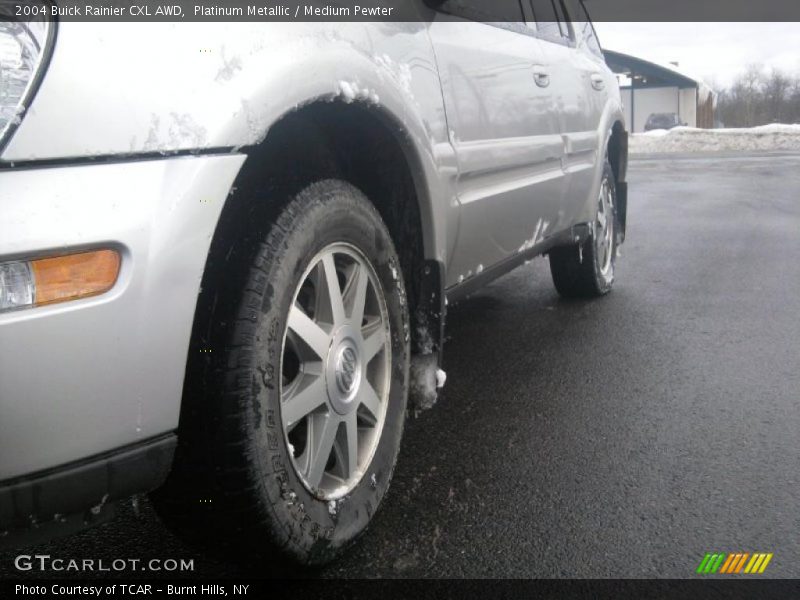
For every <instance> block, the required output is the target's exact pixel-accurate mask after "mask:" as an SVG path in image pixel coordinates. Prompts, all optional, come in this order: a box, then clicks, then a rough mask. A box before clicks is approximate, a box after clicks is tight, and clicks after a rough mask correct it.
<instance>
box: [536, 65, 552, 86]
mask: <svg viewBox="0 0 800 600" xmlns="http://www.w3.org/2000/svg"><path fill="white" fill-rule="evenodd" d="M533 80H534V81H535V82H536V85H538V86H539V87H540V88H546V87H547V86H548V85H550V75H549V74H548V73H547V71H544V70H542V69H534V70H533Z"/></svg>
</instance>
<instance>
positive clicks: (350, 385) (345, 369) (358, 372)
mask: <svg viewBox="0 0 800 600" xmlns="http://www.w3.org/2000/svg"><path fill="white" fill-rule="evenodd" d="M362 344H363V341H362V339H361V335H360V334H359V332H358V331H356V330H355V329H354V328H352V327H350V326H344V327H342V328H340V329H339V331H337V332H336V334H335V335H334V336H333V340H332V343H331V348H330V353H329V354H328V358H327V360H326V361H325V379H326V386H327V389H328V399H329V400H330V404H331V407H332V408H333V410H335V411H336V412H337V413H339V414H340V415H348V414H350V413H351V412H353V411H354V410H356V409H357V408H358V402H354V400H355V398H356V396H357V395H358V390H359V388H360V387H361V379H362V377H363V376H364V373H363V371H364V365H363V364H362V361H361V356H362V355H363V351H362V348H361V345H362Z"/></svg>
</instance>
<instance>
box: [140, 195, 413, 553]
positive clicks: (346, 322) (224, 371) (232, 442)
mask: <svg viewBox="0 0 800 600" xmlns="http://www.w3.org/2000/svg"><path fill="white" fill-rule="evenodd" d="M254 229H255V233H254V234H251V235H249V236H247V235H245V236H243V237H242V239H241V240H240V241H239V242H238V243H237V250H236V251H235V252H233V255H234V256H236V255H239V256H243V257H249V262H248V260H247V259H245V261H244V262H247V263H248V264H247V265H246V266H247V268H246V269H243V273H242V275H241V276H240V277H235V276H233V275H231V277H229V278H223V283H222V284H221V285H220V289H219V290H218V291H217V301H216V302H215V305H216V308H215V309H214V310H213V311H212V314H211V319H210V323H211V333H210V335H209V339H211V340H218V343H219V347H217V344H216V343H215V344H214V347H213V348H211V353H210V354H211V356H212V357H213V358H212V360H211V361H210V363H209V365H208V367H206V369H205V371H204V373H203V376H202V378H201V380H200V382H197V381H195V382H194V384H193V383H192V382H190V381H188V377H187V389H188V390H191V391H190V392H185V394H184V403H190V404H189V406H194V408H192V409H191V410H188V409H187V406H184V409H183V412H182V417H181V429H180V432H179V440H180V442H179V448H178V452H177V455H176V462H175V465H174V468H173V473H172V474H171V476H170V479H169V480H168V482H167V484H166V485H165V486H164V488H162V489H161V490H160V491H158V492H157V493H156V494H155V498H154V499H155V504H156V507H157V510H158V511H159V513H160V514H161V515H162V516H163V517H164V518H165V520H166V521H167V522H168V524H169V525H171V526H172V527H173V528H174V529H175V530H176V531H178V532H179V533H183V534H184V535H185V536H187V537H190V538H193V539H194V541H204V542H209V543H212V544H217V543H218V541H219V540H227V541H229V542H233V545H234V546H236V547H237V549H242V548H246V547H247V546H248V545H250V546H252V547H254V548H257V549H259V550H261V551H263V549H264V548H267V549H268V550H269V552H268V553H270V554H274V553H275V551H277V553H278V554H279V555H281V554H282V555H283V556H284V557H288V558H290V559H292V560H293V561H297V562H299V563H301V564H305V565H320V564H324V563H326V562H329V561H330V560H332V559H334V558H336V557H337V556H338V555H339V554H340V553H341V552H342V551H343V550H344V549H345V548H346V547H347V546H348V545H349V544H350V543H351V542H353V540H355V539H356V537H357V536H358V535H359V534H361V533H362V532H363V531H364V530H365V528H366V527H367V525H368V523H369V522H370V520H371V518H372V517H373V515H374V514H375V511H376V510H377V508H378V506H379V505H380V503H381V500H382V499H383V497H384V495H385V494H386V492H387V490H388V488H389V482H390V480H391V476H392V472H393V470H394V466H395V463H396V460H397V455H398V450H399V445H400V439H401V436H402V431H403V424H404V420H405V412H406V400H407V396H408V370H409V347H408V334H407V332H408V314H407V302H406V296H405V290H404V284H403V281H402V277H401V275H400V268H399V261H398V259H397V255H396V252H395V249H394V246H393V244H392V240H391V238H390V236H389V233H388V231H387V229H386V226H385V224H384V223H383V221H382V220H381V217H380V215H379V214H378V212H377V211H376V210H375V208H374V207H373V205H372V204H371V203H370V202H369V200H368V199H367V198H366V197H365V196H364V195H363V194H362V193H361V192H360V191H358V190H357V189H356V188H354V187H353V186H351V185H349V184H347V183H345V182H342V181H338V180H325V181H320V182H317V183H314V184H312V185H310V186H308V187H306V188H305V189H303V190H302V191H300V192H299V193H298V194H296V196H295V197H294V198H293V199H292V200H291V201H290V202H289V204H288V205H287V206H286V208H285V209H284V210H283V211H282V212H281V213H280V214H279V216H278V217H277V219H276V220H275V221H274V225H272V226H271V227H267V228H265V229H266V231H264V232H263V233H258V232H257V229H258V228H257V227H256V228H254ZM229 262H233V261H229ZM236 262H240V261H239V260H237V261H236ZM233 270H234V271H235V265H234V266H233ZM334 280H335V283H332V282H334ZM233 282H235V284H234V283H233ZM342 284H344V285H342ZM337 289H338V290H339V292H342V290H344V293H343V294H342V296H343V300H342V305H341V306H339V305H338V303H337V302H334V301H332V300H331V298H333V297H335V296H336V290H337ZM362 290H363V294H362ZM362 297H363V298H364V301H363V303H361V305H363V307H364V309H363V316H358V315H360V311H359V309H358V306H359V304H360V300H361V299H362ZM350 319H352V321H351V320H350ZM356 322H358V326H357V327H356V326H355V323H356ZM309 323H311V325H309ZM314 326H316V328H315V327H314ZM325 336H327V337H325ZM359 336H360V337H359ZM381 336H383V337H381ZM373 352H374V354H372V353H373ZM322 354H325V355H326V356H321V355H322ZM370 356H371V357H370ZM365 382H366V383H365ZM198 383H199V385H198ZM367 384H369V388H370V389H372V390H373V391H374V397H372V395H370V393H369V390H368V389H367ZM198 388H202V389H198ZM194 394H197V396H199V397H197V396H194V397H189V396H190V395H194ZM376 400H377V402H376ZM312 408H313V410H312ZM304 411H307V412H306V413H304ZM301 413H303V414H304V415H305V416H302V417H301V416H300V415H301ZM373 413H374V414H373ZM378 413H381V414H378ZM379 423H380V425H379ZM354 432H355V433H354ZM353 433H354V434H353ZM351 434H353V435H351ZM352 439H355V446H353V445H352V444H351V443H350V441H351V440H352ZM365 440H366V441H365ZM329 443H330V444H332V445H330V446H328V444H329ZM326 448H329V449H328V450H327V454H326ZM353 448H355V451H354V452H353ZM351 457H352V459H351ZM320 473H321V474H320ZM337 478H338V479H337Z"/></svg>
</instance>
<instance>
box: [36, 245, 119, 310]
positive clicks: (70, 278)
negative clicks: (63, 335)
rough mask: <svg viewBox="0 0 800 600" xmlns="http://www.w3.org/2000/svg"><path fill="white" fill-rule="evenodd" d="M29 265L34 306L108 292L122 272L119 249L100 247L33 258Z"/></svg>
mask: <svg viewBox="0 0 800 600" xmlns="http://www.w3.org/2000/svg"><path fill="white" fill-rule="evenodd" d="M30 266H31V270H32V271H33V278H34V283H35V289H36V301H35V306H41V305H43V304H52V303H54V302H64V301H66V300H77V299H78V298H86V297H89V296H96V295H98V294H102V293H104V292H107V291H108V290H110V289H111V288H112V287H114V283H116V281H117V277H118V276H119V266H120V256H119V252H117V251H116V250H97V251H94V252H81V253H80V254H69V255H67V256H57V257H54V258H43V259H40V260H33V261H31V262H30Z"/></svg>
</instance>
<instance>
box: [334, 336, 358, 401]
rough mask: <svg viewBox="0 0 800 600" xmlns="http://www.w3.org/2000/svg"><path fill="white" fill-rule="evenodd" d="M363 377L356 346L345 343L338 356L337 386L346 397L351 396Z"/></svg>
mask: <svg viewBox="0 0 800 600" xmlns="http://www.w3.org/2000/svg"><path fill="white" fill-rule="evenodd" d="M360 375H361V364H360V361H359V360H358V353H357V351H356V349H355V346H353V345H351V344H349V343H347V342H345V343H343V344H342V345H341V347H340V348H339V351H338V353H337V355H336V385H337V387H338V388H339V391H340V392H341V393H342V394H343V395H344V396H349V395H350V394H351V393H352V392H353V389H354V388H355V387H356V382H357V381H358V378H359V376H360Z"/></svg>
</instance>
